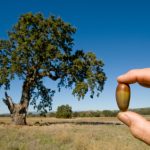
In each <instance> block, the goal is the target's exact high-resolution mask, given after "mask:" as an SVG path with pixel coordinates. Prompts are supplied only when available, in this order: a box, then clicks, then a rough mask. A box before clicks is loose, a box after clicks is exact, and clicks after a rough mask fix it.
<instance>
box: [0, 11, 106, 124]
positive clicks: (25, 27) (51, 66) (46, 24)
mask: <svg viewBox="0 0 150 150" xmlns="http://www.w3.org/2000/svg"><path fill="white" fill-rule="evenodd" d="M75 32H76V29H75V28H74V27H73V26H71V25H70V24H69V23H66V22H64V21H63V20H62V19H61V18H60V17H55V16H49V17H48V18H45V17H44V16H43V15H42V14H41V13H37V14H32V13H27V14H24V15H21V16H20V18H19V20H18V22H17V23H16V24H15V25H14V26H13V28H12V29H11V30H10V31H9V32H8V39H7V40H4V39H1V40H0V87H4V89H5V98H4V99H3V101H4V102H5V104H6V105H7V106H8V109H9V111H10V113H11V117H12V122H13V123H14V124H22V125H24V124H26V114H27V108H28V106H29V104H32V105H34V108H36V109H37V110H40V111H42V112H46V111H47V110H48V109H49V110H51V106H52V97H53V95H54V93H55V91H54V90H52V89H49V88H48V87H46V86H45V85H44V82H43V79H44V78H47V80H48V79H50V80H53V81H57V84H58V89H59V90H60V89H61V88H62V87H65V88H71V89H72V94H73V95H75V96H77V97H78V99H82V98H84V96H85V94H86V93H87V92H88V91H90V96H91V98H92V97H93V96H94V94H96V95H97V96H99V94H100V93H101V92H102V90H103V87H104V83H105V80H106V75H105V73H104V71H103V65H104V64H103V62H102V60H99V59H97V58H96V56H95V54H93V53H92V52H88V53H84V52H83V50H76V51H75V52H74V51H73V45H74V39H73V34H74V33H75ZM16 78H18V79H19V80H21V81H22V82H23V86H22V95H21V98H20V102H19V103H18V104H16V103H14V101H13V100H12V98H11V97H10V96H8V94H7V91H8V90H10V87H11V86H10V83H11V81H12V80H14V79H16ZM16 92H17V91H16Z"/></svg>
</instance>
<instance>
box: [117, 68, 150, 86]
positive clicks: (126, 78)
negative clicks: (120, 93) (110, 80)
mask: <svg viewBox="0 0 150 150" xmlns="http://www.w3.org/2000/svg"><path fill="white" fill-rule="evenodd" d="M117 81H118V82H119V83H127V84H132V83H136V82H138V83H139V84H141V85H143V86H145V87H150V68H145V69H134V70H130V71H128V72H127V73H125V74H123V75H121V76H119V77H118V78H117Z"/></svg>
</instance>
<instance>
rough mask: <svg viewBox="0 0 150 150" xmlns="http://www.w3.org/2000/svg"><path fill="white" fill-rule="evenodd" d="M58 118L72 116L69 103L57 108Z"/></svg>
mask: <svg viewBox="0 0 150 150" xmlns="http://www.w3.org/2000/svg"><path fill="white" fill-rule="evenodd" d="M56 117H57V118H71V117H72V108H71V107H70V106H69V105H61V106H59V107H58V108H57V112H56Z"/></svg>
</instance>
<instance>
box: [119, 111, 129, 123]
mask: <svg viewBox="0 0 150 150" xmlns="http://www.w3.org/2000/svg"><path fill="white" fill-rule="evenodd" d="M117 117H118V119H119V120H120V121H121V122H123V123H124V124H126V125H127V126H130V125H131V121H130V118H129V117H128V115H127V114H126V112H119V113H118V115H117Z"/></svg>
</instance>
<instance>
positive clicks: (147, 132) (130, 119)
mask: <svg viewBox="0 0 150 150" xmlns="http://www.w3.org/2000/svg"><path fill="white" fill-rule="evenodd" d="M117 117H118V119H119V120H120V121H122V122H123V123H124V124H126V125H127V126H128V127H129V129H130V131H131V133H132V135H133V136H134V137H136V138H138V139H139V140H142V141H143V142H145V143H147V144H149V145H150V122H149V121H147V120H146V119H145V118H143V117H142V116H141V115H139V114H137V113H134V112H130V111H127V112H120V113H119V114H118V116H117Z"/></svg>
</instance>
